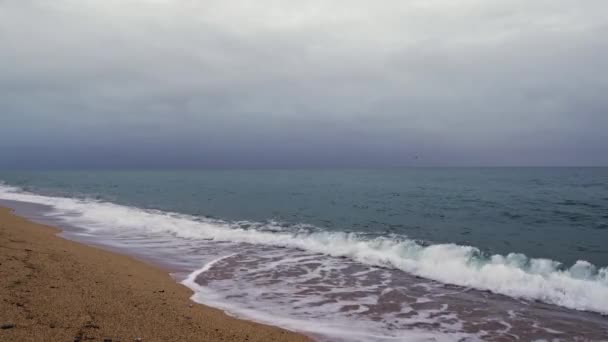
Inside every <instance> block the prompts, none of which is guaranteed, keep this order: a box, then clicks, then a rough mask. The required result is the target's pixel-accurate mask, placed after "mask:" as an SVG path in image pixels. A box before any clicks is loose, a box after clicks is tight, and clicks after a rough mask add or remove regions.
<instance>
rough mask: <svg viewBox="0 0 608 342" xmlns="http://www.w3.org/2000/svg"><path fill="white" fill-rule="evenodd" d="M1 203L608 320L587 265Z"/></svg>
mask: <svg viewBox="0 0 608 342" xmlns="http://www.w3.org/2000/svg"><path fill="white" fill-rule="evenodd" d="M0 199H5V200H14V201H21V202H30V203H37V204H42V205H47V206H50V207H51V208H52V210H51V212H50V213H49V215H52V216H54V217H55V218H57V219H59V220H62V221H63V222H65V223H66V224H70V225H75V226H78V227H81V228H83V229H86V230H87V231H89V232H91V233H95V232H104V233H113V234H114V233H115V234H121V233H125V232H134V231H137V232H141V233H144V234H155V235H157V234H170V235H172V236H174V237H177V238H180V239H205V240H215V241H232V242H240V243H248V244H259V245H269V246H278V247H289V248H298V249H302V250H306V251H310V252H314V253H322V254H325V255H329V256H334V257H347V258H350V259H352V260H356V261H358V262H361V263H364V264H367V265H374V266H382V267H390V268H395V269H399V270H402V271H405V272H408V273H411V274H414V275H417V276H420V277H423V278H428V279H432V280H435V281H439V282H442V283H446V284H453V285H459V286H464V287H471V288H475V289H479V290H487V291H491V292H493V293H497V294H502V295H506V296H510V297H514V298H521V299H527V300H538V301H542V302H545V303H549V304H554V305H558V306H562V307H566V308H570V309H576V310H585V311H593V312H598V313H601V314H608V268H599V267H596V266H594V265H592V264H591V263H589V262H586V261H582V260H581V261H578V262H576V263H575V264H574V265H572V266H571V267H565V266H564V265H562V264H561V263H559V262H557V261H554V260H549V259H535V258H529V257H527V256H525V255H523V254H518V253H511V254H508V255H484V254H483V253H482V252H481V251H480V250H479V249H478V248H475V247H471V246H461V245H456V244H435V245H430V246H424V245H421V244H420V243H418V242H416V241H414V240H411V239H408V238H407V237H405V236H390V237H387V236H383V237H369V236H365V235H361V234H357V233H347V232H335V231H324V230H322V229H319V228H314V227H310V226H305V225H296V226H292V227H284V226H281V225H279V224H276V223H273V222H269V223H260V222H242V221H241V222H228V221H223V220H216V219H209V218H205V217H197V216H190V215H184V214H179V213H173V212H164V211H159V210H148V209H140V208H136V207H129V206H124V205H118V204H114V203H109V202H103V201H98V200H92V199H76V198H66V197H52V196H43V195H38V194H35V193H31V192H26V191H22V190H21V189H19V188H16V187H12V186H8V185H6V184H2V183H0Z"/></svg>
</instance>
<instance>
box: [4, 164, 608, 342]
mask: <svg viewBox="0 0 608 342" xmlns="http://www.w3.org/2000/svg"><path fill="white" fill-rule="evenodd" d="M0 181H1V183H0V205H10V206H13V207H14V208H15V209H17V210H18V212H20V213H23V214H24V215H26V216H28V215H29V216H28V217H30V218H32V219H40V220H42V221H43V222H48V223H50V224H53V225H58V226H60V227H62V228H64V229H65V230H64V233H63V234H64V236H66V237H68V238H73V239H76V240H80V241H83V242H93V243H95V244H101V245H106V246H108V247H111V248H115V249H119V250H121V251H124V252H125V253H128V254H132V255H137V256H140V257H143V258H146V259H147V260H153V261H155V262H159V263H162V264H163V265H166V266H169V267H171V268H173V269H176V270H181V271H180V272H178V273H176V274H174V276H176V277H177V278H178V279H179V280H181V281H183V283H184V284H185V285H187V286H189V287H190V288H191V289H192V290H193V291H194V292H195V295H194V297H193V299H194V300H195V301H199V302H201V303H205V304H207V305H211V306H215V307H217V308H221V309H224V310H227V311H229V312H231V313H233V314H236V315H238V316H240V317H245V318H249V319H252V320H256V321H260V322H264V323H268V324H275V325H279V326H283V327H285V328H288V329H294V330H297V331H302V332H305V333H308V334H310V335H312V336H313V337H315V338H317V339H319V340H320V341H365V342H367V341H395V340H398V341H399V340H407V341H536V340H551V341H604V340H606V338H605V337H606V336H608V319H606V317H607V315H608V267H606V266H607V265H608V248H606V247H605V244H606V242H607V241H608V169H607V168H498V169H494V168H468V169H465V168H462V169H461V168H449V169H448V168H445V169H444V168H433V169H394V170H239V171H236V170H231V171H220V170H214V171H210V170H205V171H203V170H198V171H141V170H139V171H52V172H43V171H37V172H0Z"/></svg>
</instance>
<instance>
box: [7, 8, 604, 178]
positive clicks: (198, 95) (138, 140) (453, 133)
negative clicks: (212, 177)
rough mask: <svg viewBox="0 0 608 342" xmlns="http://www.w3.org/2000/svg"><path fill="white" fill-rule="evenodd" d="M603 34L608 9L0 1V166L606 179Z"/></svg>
mask: <svg viewBox="0 0 608 342" xmlns="http://www.w3.org/2000/svg"><path fill="white" fill-rule="evenodd" d="M606 18H608V3H607V2H606V1H603V0H589V1H585V2H574V1H567V0H539V1H534V2H530V1H524V0H509V1H507V0H496V1H487V0H458V1H453V0H424V1H423V0H409V1H396V0H395V1H392V0H391V1H389V0H387V1H383V2H373V1H364V0H354V1H353V0H350V1H346V0H335V1H321V0H312V1H278V0H277V1H270V0H257V1H244V0H235V1H219V0H211V1H195V0H122V1H118V0H105V1H99V0H55V1H52V2H50V1H43V0H40V1H36V0H3V1H0V42H2V44H0V154H2V155H4V158H2V160H0V166H4V167H13V166H24V167H28V166H40V167H44V166H57V167H61V166H66V167H68V166H75V167H76V166H105V167H121V166H124V167H132V166H168V167H171V166H193V167H194V166H209V167H301V166H310V167H315V166H327V167H331V166H364V167H370V166H407V165H608V130H607V129H606V127H608V99H607V98H606V94H608V78H606V76H605V75H604V73H605V71H606V70H608V40H607V39H606V37H607V36H608V19H606ZM414 156H419V157H418V158H417V159H416V158H415V157H414Z"/></svg>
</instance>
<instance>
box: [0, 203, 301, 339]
mask: <svg viewBox="0 0 608 342" xmlns="http://www.w3.org/2000/svg"><path fill="white" fill-rule="evenodd" d="M58 232H59V230H58V229H56V228H53V227H48V226H44V225H40V224H36V223H33V222H30V221H28V220H26V219H24V218H21V217H18V216H15V215H13V214H12V213H11V211H10V210H9V209H6V208H0V298H1V305H0V325H2V329H0V341H77V340H81V341H86V340H93V341H104V340H112V341H123V342H124V341H136V340H139V339H141V341H309V339H308V338H307V337H305V336H302V335H299V334H296V333H293V332H290V331H285V330H282V329H279V328H276V327H271V326H266V325H262V324H257V323H253V322H249V321H243V320H239V319H236V318H233V317H230V316H228V315H226V314H225V313H223V312H222V311H220V310H217V309H214V308H210V307H206V306H203V305H199V304H195V303H193V302H192V301H190V299H189V298H190V296H191V295H192V292H191V291H190V290H189V289H188V288H186V287H184V286H182V285H180V284H178V283H176V282H175V281H174V279H172V278H171V277H170V275H169V274H167V272H166V271H165V270H162V269H160V268H157V267H154V266H151V265H148V264H146V263H144V262H141V261H138V260H135V259H133V258H131V257H129V256H125V255H119V254H115V253H112V252H109V251H105V250H101V249H99V248H95V247H91V246H86V245H82V244H79V243H76V242H72V241H68V240H65V239H62V238H60V237H58V236H57V235H56V234H57V233H58Z"/></svg>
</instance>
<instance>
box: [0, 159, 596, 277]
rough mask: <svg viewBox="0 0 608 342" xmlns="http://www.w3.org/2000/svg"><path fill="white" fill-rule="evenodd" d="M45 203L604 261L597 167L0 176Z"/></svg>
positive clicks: (567, 259)
mask: <svg viewBox="0 0 608 342" xmlns="http://www.w3.org/2000/svg"><path fill="white" fill-rule="evenodd" d="M0 180H2V181H4V182H5V183H7V184H9V185H14V186H18V187H20V188H22V189H24V190H27V191H33V192H36V193H40V194H46V195H53V196H68V197H78V198H95V199H99V200H104V201H110V202H113V203H118V204H124V205H129V206H136V207H140V208H153V209H160V210H164V211H172V212H178V213H184V214H191V215H200V216H206V217H212V218H219V219H223V220H247V221H256V222H267V221H270V220H272V221H277V222H279V223H280V224H281V225H283V226H290V225H294V224H302V223H304V224H310V225H313V226H315V227H316V228H315V229H320V230H329V231H345V232H361V233H364V234H369V235H370V236H388V235H391V234H397V235H405V236H407V237H409V238H412V239H416V240H420V241H421V242H422V243H424V244H433V243H456V244H459V245H472V246H476V247H478V248H480V249H481V250H482V251H484V252H487V253H489V254H494V253H500V254H506V253H511V252H518V253H524V254H526V255H527V256H530V257H538V258H550V259H553V260H557V261H560V262H563V263H565V264H572V263H574V262H575V261H577V260H587V261H589V262H592V263H593V264H595V265H600V266H602V265H608V248H606V247H605V243H606V242H607V241H608V169H607V168H433V169H396V170H239V171H236V170H231V171H220V170H217V171H216V170H214V171H202V170H201V171H53V172H0Z"/></svg>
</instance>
